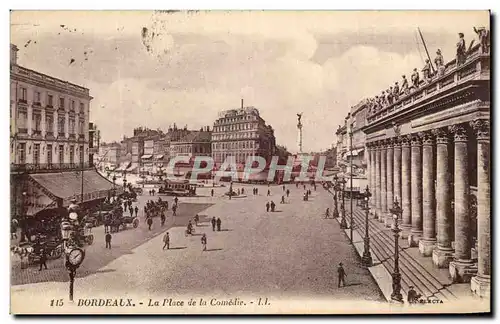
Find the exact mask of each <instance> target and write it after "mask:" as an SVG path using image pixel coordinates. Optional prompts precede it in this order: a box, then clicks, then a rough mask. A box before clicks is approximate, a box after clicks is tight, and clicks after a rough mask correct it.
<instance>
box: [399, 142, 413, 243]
mask: <svg viewBox="0 0 500 324" xmlns="http://www.w3.org/2000/svg"><path fill="white" fill-rule="evenodd" d="M410 199H411V150H410V137H409V136H403V137H401V204H402V209H403V215H402V217H403V222H402V224H401V229H402V232H401V237H402V238H407V237H408V235H409V232H410V229H411V200H410Z"/></svg>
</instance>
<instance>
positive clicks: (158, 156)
mask: <svg viewBox="0 0 500 324" xmlns="http://www.w3.org/2000/svg"><path fill="white" fill-rule="evenodd" d="M163 156H164V155H163V154H159V155H157V156H155V159H157V160H161V159H163Z"/></svg>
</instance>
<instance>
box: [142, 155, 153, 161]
mask: <svg viewBox="0 0 500 324" xmlns="http://www.w3.org/2000/svg"><path fill="white" fill-rule="evenodd" d="M151 157H152V155H151V154H144V155H143V156H141V159H143V160H147V159H150V158H151Z"/></svg>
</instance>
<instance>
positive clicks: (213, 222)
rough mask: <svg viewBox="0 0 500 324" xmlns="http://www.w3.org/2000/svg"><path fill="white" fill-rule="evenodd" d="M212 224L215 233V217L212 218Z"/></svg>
mask: <svg viewBox="0 0 500 324" xmlns="http://www.w3.org/2000/svg"><path fill="white" fill-rule="evenodd" d="M211 222H212V231H214V232H215V223H216V220H215V217H212V220H211Z"/></svg>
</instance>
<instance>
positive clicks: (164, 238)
mask: <svg viewBox="0 0 500 324" xmlns="http://www.w3.org/2000/svg"><path fill="white" fill-rule="evenodd" d="M163 243H165V244H164V245H163V250H165V247H167V250H169V249H170V235H169V234H168V232H167V233H166V234H165V235H164V236H163Z"/></svg>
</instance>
